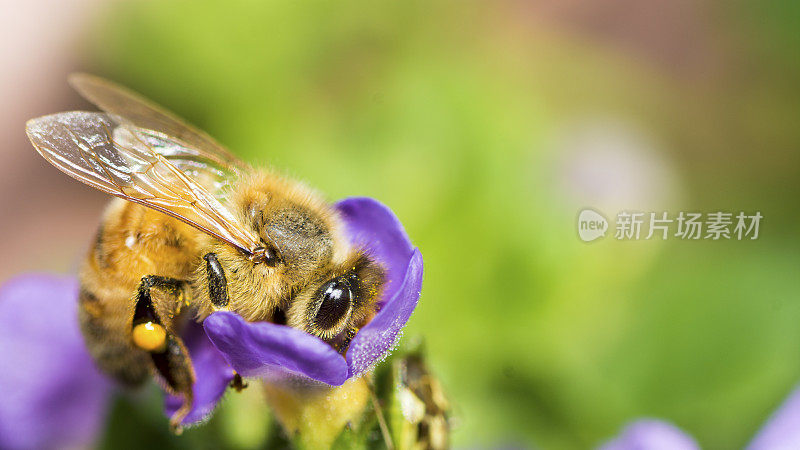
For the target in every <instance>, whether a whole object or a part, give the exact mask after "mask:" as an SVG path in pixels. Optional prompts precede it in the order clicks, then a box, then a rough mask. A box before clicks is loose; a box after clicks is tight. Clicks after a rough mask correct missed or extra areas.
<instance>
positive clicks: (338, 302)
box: [314, 278, 353, 330]
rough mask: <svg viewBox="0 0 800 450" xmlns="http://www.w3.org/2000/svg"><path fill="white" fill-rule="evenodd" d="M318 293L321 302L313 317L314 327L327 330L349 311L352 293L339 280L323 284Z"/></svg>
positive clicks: (345, 284)
mask: <svg viewBox="0 0 800 450" xmlns="http://www.w3.org/2000/svg"><path fill="white" fill-rule="evenodd" d="M319 292H320V295H321V297H322V298H321V300H322V302H321V303H320V305H319V309H317V314H316V316H315V317H314V325H315V326H317V327H318V328H321V329H323V330H329V329H331V328H333V327H335V326H336V325H337V324H338V323H339V322H340V321H341V320H342V317H344V316H345V315H346V314H347V313H348V312H349V311H350V303H351V302H352V299H353V293H352V292H351V291H350V285H349V284H348V283H347V282H345V281H344V280H342V279H340V278H335V279H333V280H331V281H329V282H327V283H325V284H323V285H322V287H321V288H320V290H319Z"/></svg>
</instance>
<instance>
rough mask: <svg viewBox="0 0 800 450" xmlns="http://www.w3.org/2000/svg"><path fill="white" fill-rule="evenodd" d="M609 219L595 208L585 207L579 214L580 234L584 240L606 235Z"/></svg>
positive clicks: (589, 240)
mask: <svg viewBox="0 0 800 450" xmlns="http://www.w3.org/2000/svg"><path fill="white" fill-rule="evenodd" d="M606 230H608V220H606V218H605V217H603V215H602V214H600V213H599V212H597V211H595V210H593V209H589V208H587V209H583V210H581V212H580V213H579V214H578V236H580V238H581V240H582V241H583V242H592V241H593V240H595V239H598V238H601V237H603V236H605V235H606Z"/></svg>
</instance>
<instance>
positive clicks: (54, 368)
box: [0, 275, 112, 449]
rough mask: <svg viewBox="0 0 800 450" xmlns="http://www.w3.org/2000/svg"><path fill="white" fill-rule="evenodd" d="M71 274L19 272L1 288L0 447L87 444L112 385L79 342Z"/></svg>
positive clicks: (100, 419) (102, 415) (99, 421)
mask: <svg viewBox="0 0 800 450" xmlns="http://www.w3.org/2000/svg"><path fill="white" fill-rule="evenodd" d="M77 299H78V283H77V282H76V281H75V280H74V279H72V278H66V277H56V276H49V275H22V276H19V277H17V278H14V279H12V280H10V281H8V282H6V283H5V284H4V285H3V286H2V288H0V355H3V369H2V370H0V392H2V401H0V448H4V449H7V448H8V449H13V448H74V447H86V446H89V445H90V444H91V443H92V441H94V439H95V437H96V436H97V434H98V432H99V430H100V427H101V425H102V424H103V422H104V419H105V415H106V413H107V408H108V405H109V398H110V394H111V386H112V385H111V383H110V382H109V380H107V379H106V378H105V377H103V376H102V375H101V374H100V372H99V371H98V370H97V369H96V368H95V366H94V363H93V361H92V359H91V356H90V355H89V353H88V352H87V351H86V348H85V347H84V342H83V338H82V336H81V333H80V329H79V325H78V316H77V308H78V305H77Z"/></svg>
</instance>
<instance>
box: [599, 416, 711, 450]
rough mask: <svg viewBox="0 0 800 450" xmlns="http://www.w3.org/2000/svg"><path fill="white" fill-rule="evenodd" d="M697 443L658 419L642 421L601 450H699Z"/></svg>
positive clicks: (628, 428) (638, 421) (604, 445)
mask: <svg viewBox="0 0 800 450" xmlns="http://www.w3.org/2000/svg"><path fill="white" fill-rule="evenodd" d="M699 448H700V447H699V446H698V445H697V443H696V442H695V441H694V439H692V438H691V437H689V436H688V435H687V434H685V433H684V432H683V431H681V430H680V428H678V427H676V426H674V425H672V424H669V423H666V422H663V421H660V420H656V419H640V420H637V421H636V422H633V423H631V424H629V425H627V426H626V427H625V429H624V430H622V433H621V434H620V435H619V436H618V437H616V438H615V439H614V440H612V441H609V442H607V443H605V444H603V446H602V447H600V450H698V449H699Z"/></svg>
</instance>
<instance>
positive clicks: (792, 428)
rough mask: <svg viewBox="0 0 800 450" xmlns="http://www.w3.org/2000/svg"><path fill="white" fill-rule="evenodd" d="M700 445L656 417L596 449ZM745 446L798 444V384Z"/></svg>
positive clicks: (780, 448) (767, 448)
mask: <svg viewBox="0 0 800 450" xmlns="http://www.w3.org/2000/svg"><path fill="white" fill-rule="evenodd" d="M699 448H700V447H699V446H698V445H697V443H696V442H695V441H694V439H692V438H691V437H690V436H689V435H687V434H685V433H684V432H683V431H681V430H680V429H679V428H677V427H676V426H674V425H672V424H669V423H667V422H663V421H660V420H656V419H642V420H638V421H636V422H633V423H631V424H630V425H628V426H626V427H625V429H624V430H622V433H620V435H619V436H617V437H616V438H614V439H613V440H611V441H609V442H607V443H605V444H603V446H602V447H600V450H661V449H664V450H694V449H699ZM746 448H747V450H795V449H799V448H800V387H796V388H795V390H794V391H793V392H792V393H791V394H790V395H789V398H787V399H786V400H785V401H784V402H783V405H781V407H780V408H779V409H778V410H777V411H775V412H774V413H773V414H772V416H770V417H769V419H767V421H766V423H765V424H764V425H763V426H762V427H761V430H760V431H759V432H758V433H756V436H755V437H754V438H753V440H752V441H750V443H749V444H748V445H747V447H746Z"/></svg>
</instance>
